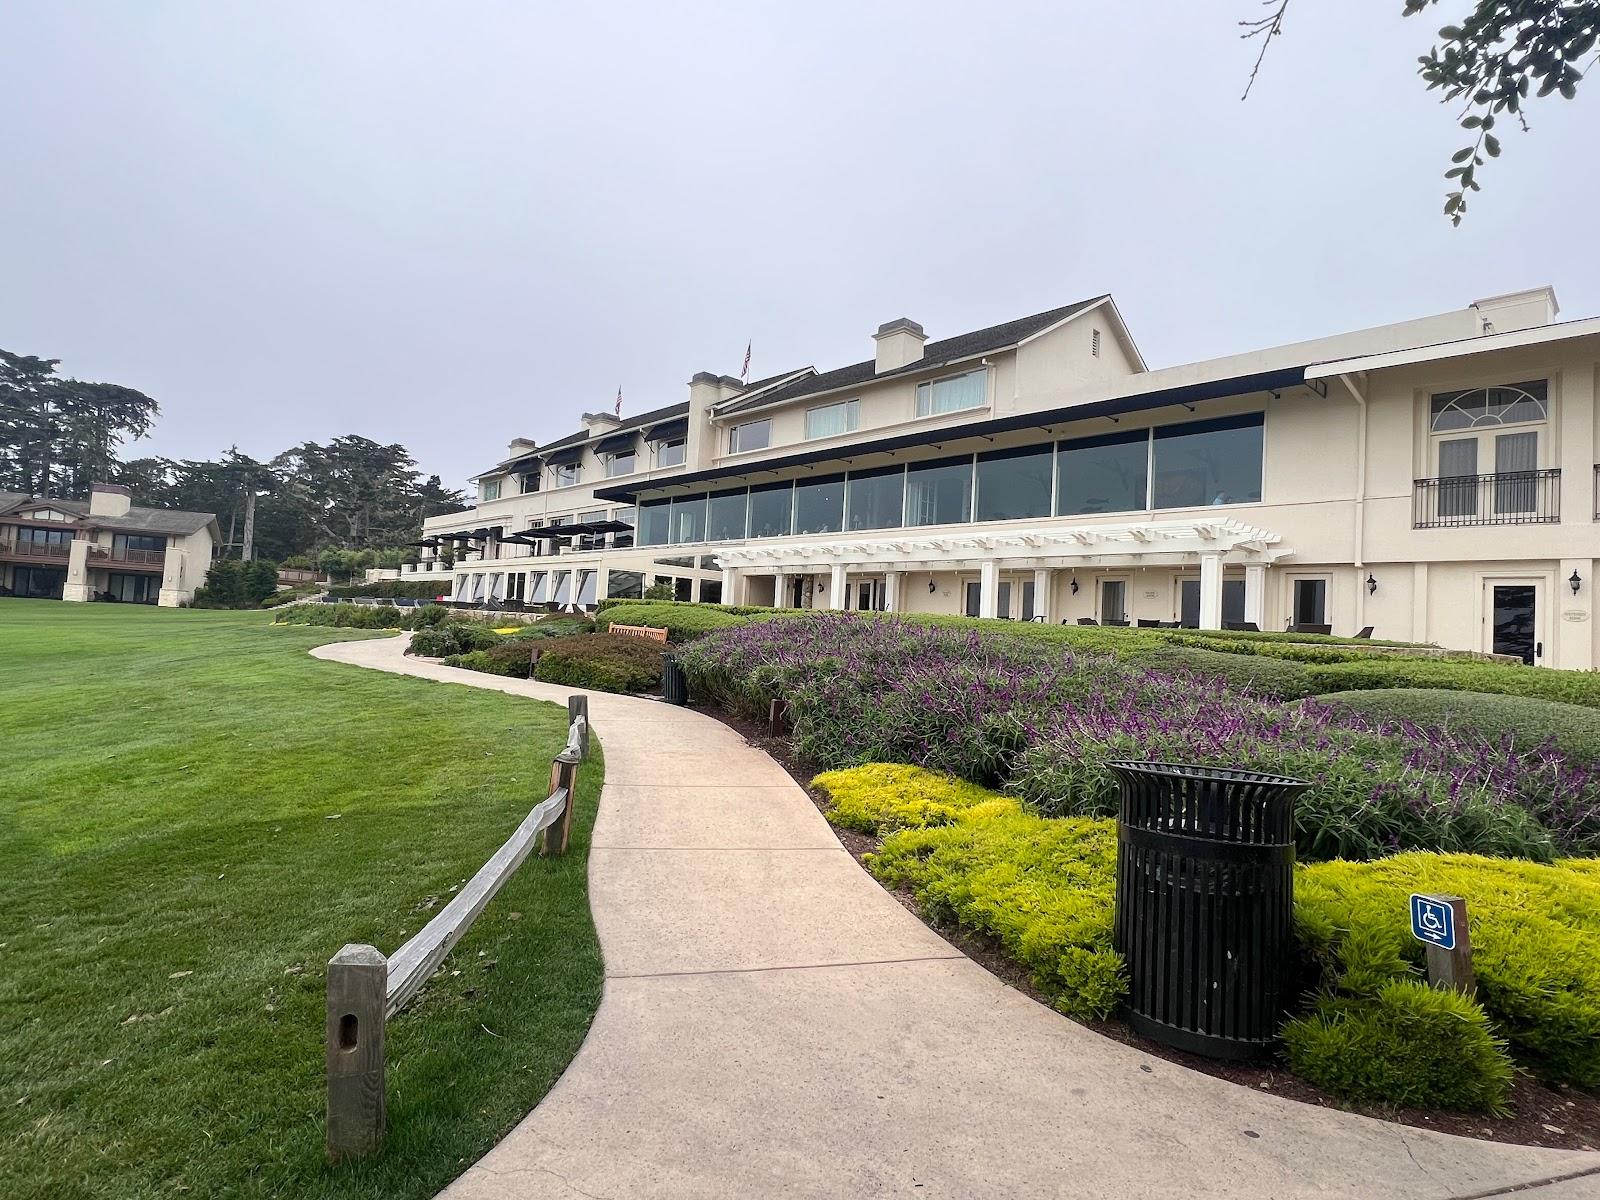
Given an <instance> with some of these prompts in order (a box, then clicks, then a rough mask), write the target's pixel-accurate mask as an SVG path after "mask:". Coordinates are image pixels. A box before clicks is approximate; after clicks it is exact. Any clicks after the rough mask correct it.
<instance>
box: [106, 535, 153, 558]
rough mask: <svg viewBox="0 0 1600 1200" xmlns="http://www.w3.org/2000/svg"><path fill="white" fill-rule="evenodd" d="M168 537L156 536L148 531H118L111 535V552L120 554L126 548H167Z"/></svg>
mask: <svg viewBox="0 0 1600 1200" xmlns="http://www.w3.org/2000/svg"><path fill="white" fill-rule="evenodd" d="M166 548H167V539H166V538H165V537H156V536H152V535H151V534H148V533H117V534H113V535H112V536H111V553H113V554H120V553H122V552H123V551H124V550H165V549H166Z"/></svg>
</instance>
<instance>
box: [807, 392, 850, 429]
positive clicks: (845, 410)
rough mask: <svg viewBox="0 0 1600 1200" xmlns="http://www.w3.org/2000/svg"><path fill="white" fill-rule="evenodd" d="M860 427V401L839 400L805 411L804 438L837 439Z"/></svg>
mask: <svg viewBox="0 0 1600 1200" xmlns="http://www.w3.org/2000/svg"><path fill="white" fill-rule="evenodd" d="M860 426H861V401H859V400H840V401H839V402H838V403H836V404H821V405H818V406H817V407H816V408H808V409H806V437H808V438H825V437H837V436H838V435H839V434H841V433H851V432H853V431H854V430H856V429H858V428H860Z"/></svg>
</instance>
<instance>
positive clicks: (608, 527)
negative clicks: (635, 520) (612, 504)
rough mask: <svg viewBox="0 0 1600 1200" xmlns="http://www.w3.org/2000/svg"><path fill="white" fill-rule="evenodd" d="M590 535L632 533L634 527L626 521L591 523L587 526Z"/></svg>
mask: <svg viewBox="0 0 1600 1200" xmlns="http://www.w3.org/2000/svg"><path fill="white" fill-rule="evenodd" d="M587 528H588V530H589V532H590V533H632V532H633V526H632V525H629V524H628V523H627V522H626V521H590V522H589V523H588V525H587Z"/></svg>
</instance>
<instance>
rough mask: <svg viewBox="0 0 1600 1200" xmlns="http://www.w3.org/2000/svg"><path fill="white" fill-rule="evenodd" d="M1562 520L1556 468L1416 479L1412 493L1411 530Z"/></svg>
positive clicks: (1559, 471)
mask: <svg viewBox="0 0 1600 1200" xmlns="http://www.w3.org/2000/svg"><path fill="white" fill-rule="evenodd" d="M1560 520H1561V469H1560V468H1559V467H1551V468H1548V469H1546V470H1543V471H1500V472H1497V473H1495V474H1491V475H1446V476H1442V477H1440V478H1438V479H1419V480H1417V481H1416V485H1415V489H1414V491H1413V493H1412V506H1411V524H1412V527H1413V528H1415V529H1450V528H1456V527H1460V526H1470V525H1547V524H1553V523H1555V522H1557V521H1560Z"/></svg>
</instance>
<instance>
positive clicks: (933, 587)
mask: <svg viewBox="0 0 1600 1200" xmlns="http://www.w3.org/2000/svg"><path fill="white" fill-rule="evenodd" d="M938 590H939V585H938V584H937V583H935V582H934V581H933V576H932V575H929V576H928V595H930V596H931V595H933V593H934V592H937V591H938Z"/></svg>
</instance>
